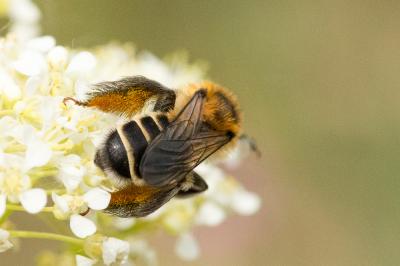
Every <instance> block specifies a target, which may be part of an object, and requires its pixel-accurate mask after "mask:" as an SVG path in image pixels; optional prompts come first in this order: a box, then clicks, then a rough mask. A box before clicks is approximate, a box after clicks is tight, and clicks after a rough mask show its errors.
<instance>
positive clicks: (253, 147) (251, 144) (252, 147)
mask: <svg viewBox="0 0 400 266" xmlns="http://www.w3.org/2000/svg"><path fill="white" fill-rule="evenodd" d="M239 139H240V140H243V141H245V142H246V143H247V144H248V145H249V147H250V150H251V151H252V152H254V153H255V154H256V155H257V157H259V158H260V157H261V152H260V150H259V149H258V146H257V143H256V142H255V140H254V139H253V138H251V137H249V136H248V135H246V134H243V135H241V136H240V137H239Z"/></svg>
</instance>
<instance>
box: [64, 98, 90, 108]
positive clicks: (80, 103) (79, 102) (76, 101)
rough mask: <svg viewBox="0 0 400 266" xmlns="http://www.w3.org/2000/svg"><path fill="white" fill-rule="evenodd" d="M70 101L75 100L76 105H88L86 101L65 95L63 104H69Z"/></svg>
mask: <svg viewBox="0 0 400 266" xmlns="http://www.w3.org/2000/svg"><path fill="white" fill-rule="evenodd" d="M68 102H73V103H74V104H75V105H79V106H86V103H84V102H81V101H78V100H77V99H74V98H72V97H65V98H64V99H63V104H64V105H67V103H68Z"/></svg>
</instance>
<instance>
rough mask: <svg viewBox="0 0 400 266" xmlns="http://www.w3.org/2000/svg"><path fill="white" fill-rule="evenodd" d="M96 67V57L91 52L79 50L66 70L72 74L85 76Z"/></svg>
mask: <svg viewBox="0 0 400 266" xmlns="http://www.w3.org/2000/svg"><path fill="white" fill-rule="evenodd" d="M95 67H96V57H94V55H93V54H92V53H89V52H86V51H85V52H79V53H78V54H76V55H75V56H74V57H72V59H71V62H70V63H69V65H68V67H67V70H66V72H67V73H68V74H71V75H77V76H78V75H79V76H84V75H86V74H89V73H90V72H91V71H92V70H93V69H94V68H95Z"/></svg>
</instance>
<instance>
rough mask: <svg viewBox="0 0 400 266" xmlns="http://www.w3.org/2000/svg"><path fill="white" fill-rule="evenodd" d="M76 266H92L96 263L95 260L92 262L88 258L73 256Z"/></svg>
mask: <svg viewBox="0 0 400 266" xmlns="http://www.w3.org/2000/svg"><path fill="white" fill-rule="evenodd" d="M75 262H76V266H92V265H94V264H95V263H96V261H95V260H92V259H90V258H88V257H85V256H81V255H76V256H75Z"/></svg>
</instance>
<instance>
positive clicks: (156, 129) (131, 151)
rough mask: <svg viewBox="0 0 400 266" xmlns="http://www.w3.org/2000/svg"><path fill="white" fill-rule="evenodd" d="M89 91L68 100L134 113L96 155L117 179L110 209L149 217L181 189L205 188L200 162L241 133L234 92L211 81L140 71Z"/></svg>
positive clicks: (185, 193)
mask: <svg viewBox="0 0 400 266" xmlns="http://www.w3.org/2000/svg"><path fill="white" fill-rule="evenodd" d="M87 96H88V97H87V100H85V101H78V100H76V99H73V98H70V97H68V98H65V100H64V101H69V100H71V101H73V102H74V103H75V104H77V105H80V106H84V107H94V108H97V109H99V110H101V111H104V112H111V113H115V114H118V115H123V116H126V117H127V118H129V121H128V122H125V123H123V124H122V125H119V126H117V128H116V129H114V130H112V131H111V132H110V133H109V134H108V135H107V136H106V138H105V140H104V142H103V143H102V144H101V145H100V147H99V148H98V149H97V152H96V155H95V159H94V162H95V164H96V165H97V166H98V167H99V168H101V169H102V170H103V171H104V172H105V173H106V175H107V176H109V177H110V178H113V179H114V180H116V181H117V187H118V188H119V190H118V191H115V192H113V193H111V201H110V204H109V206H108V207H107V209H106V210H105V212H107V213H110V214H113V215H116V216H119V217H143V216H146V215H148V214H150V213H152V212H154V211H155V210H157V209H158V208H160V207H161V206H162V205H163V204H165V203H166V202H168V201H169V200H170V199H171V198H173V197H174V196H177V197H188V196H192V195H195V194H198V193H200V192H203V191H205V190H206V189H207V188H208V186H207V183H206V182H205V181H204V179H203V178H202V177H201V176H200V175H198V174H197V173H196V172H195V171H193V169H194V168H195V167H196V166H197V165H199V164H200V163H201V162H202V161H204V160H205V159H207V158H208V157H209V156H211V155H213V154H215V153H217V154H223V151H225V150H227V149H229V147H230V146H232V145H234V144H235V142H236V141H237V140H238V138H239V136H240V135H239V134H240V126H241V113H240V111H239V108H238V104H237V102H236V99H235V97H234V96H233V94H232V93H231V92H229V91H228V90H226V89H225V88H223V87H221V86H219V85H217V84H214V83H211V82H203V83H200V84H197V85H190V86H187V87H185V88H183V89H180V90H171V89H169V88H166V87H165V86H163V85H161V84H160V83H158V82H156V81H153V80H150V79H147V78H145V77H142V76H134V77H127V78H123V79H121V80H118V81H111V82H102V83H98V84H96V85H95V86H94V89H93V91H91V92H90V93H89V94H88V95H87ZM217 151H218V152H217Z"/></svg>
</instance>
